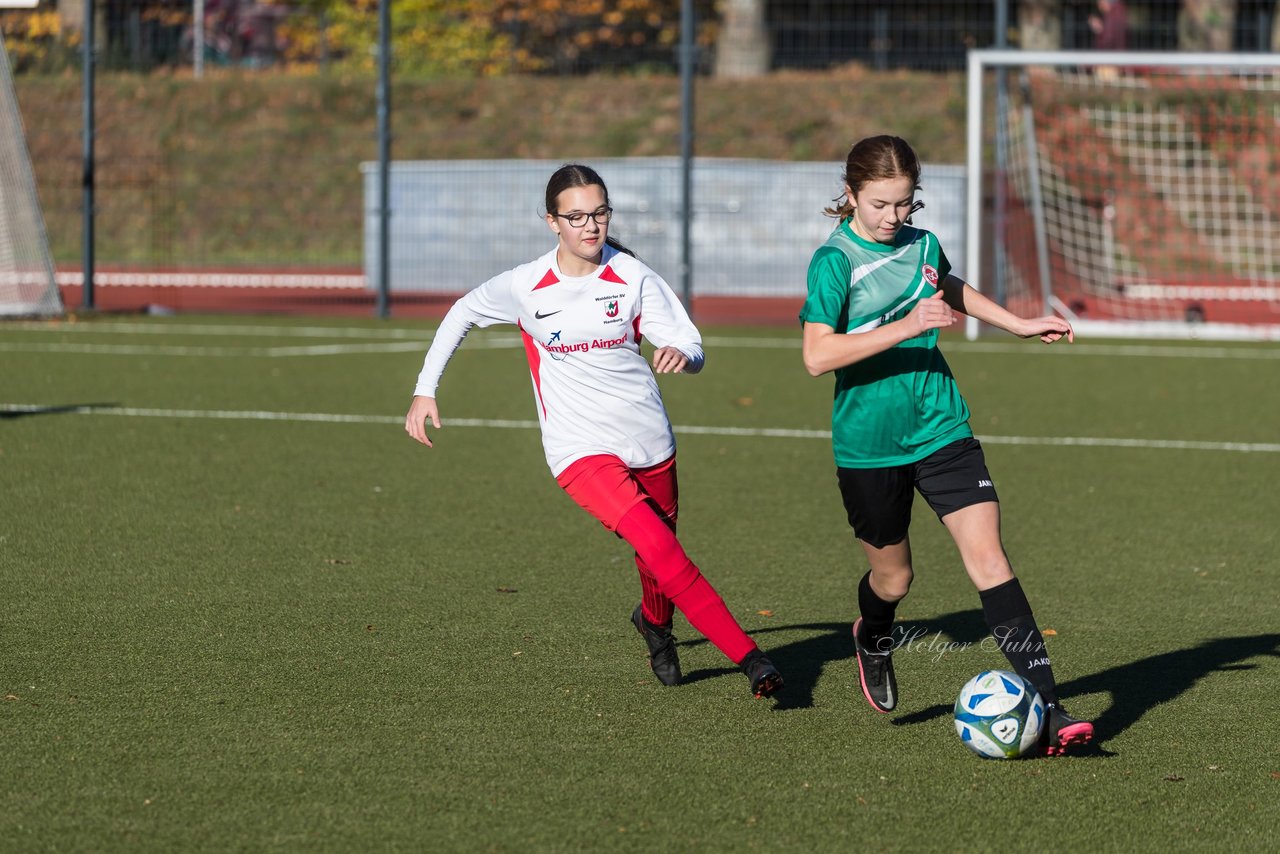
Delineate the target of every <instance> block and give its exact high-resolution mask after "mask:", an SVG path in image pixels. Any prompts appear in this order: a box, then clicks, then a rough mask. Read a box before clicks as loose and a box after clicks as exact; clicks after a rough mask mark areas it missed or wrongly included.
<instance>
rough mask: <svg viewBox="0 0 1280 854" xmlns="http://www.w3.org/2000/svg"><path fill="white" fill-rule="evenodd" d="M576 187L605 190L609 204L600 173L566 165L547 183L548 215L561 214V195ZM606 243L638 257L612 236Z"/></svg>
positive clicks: (605, 198)
mask: <svg viewBox="0 0 1280 854" xmlns="http://www.w3.org/2000/svg"><path fill="white" fill-rule="evenodd" d="M574 187H599V188H600V189H601V190H604V203H605V204H606V205H607V204H609V188H608V187H606V186H605V185H604V179H603V178H601V177H600V173H598V172H596V170H594V169H592V168H591V167H590V166H584V165H582V164H581V163H566V164H565V165H563V166H561V167H560V168H559V169H557V170H556V171H555V172H553V173H552V174H551V180H549V181H547V197H546V204H547V213H549V214H557V213H560V208H559V206H558V204H557V202H558V201H559V199H560V194H561V193H563V192H564V191H565V190H571V189H573V188H574ZM604 242H605V243H607V244H608V245H610V246H612V247H613V248H614V249H616V250H618V251H619V252H625V253H626V254H628V255H630V256H631V257H632V258H634V257H635V256H636V253H634V252H632V251H631V250H630V249H628V248H627V247H625V246H623V245H622V244H621V243H619V242H618V241H617V240H614V239H613V236H612V235H610V236H609V237H606V238H605V240H604Z"/></svg>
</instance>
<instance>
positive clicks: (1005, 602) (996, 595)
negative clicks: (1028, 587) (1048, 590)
mask: <svg viewBox="0 0 1280 854" xmlns="http://www.w3.org/2000/svg"><path fill="white" fill-rule="evenodd" d="M978 596H979V597H981V599H982V613H983V615H984V616H985V617H986V618H987V627H988V628H990V629H991V635H992V636H993V637H994V638H995V639H996V644H997V645H998V646H999V647H1000V651H1001V652H1003V653H1004V657H1005V658H1007V659H1009V663H1010V664H1011V665H1013V670H1014V672H1015V673H1017V674H1018V675H1019V676H1021V677H1022V678H1023V679H1026V680H1027V681H1028V682H1030V683H1031V684H1032V685H1034V686H1035V689H1036V690H1037V691H1039V692H1040V696H1041V698H1042V699H1043V700H1044V701H1045V703H1047V704H1050V705H1053V704H1056V703H1057V702H1058V684H1057V683H1056V682H1055V681H1054V679H1053V666H1052V665H1051V664H1050V663H1049V651H1048V650H1047V649H1045V645H1044V638H1043V637H1042V636H1041V635H1040V629H1039V628H1038V627H1037V626H1036V618H1035V617H1034V616H1032V614H1031V604H1030V603H1029V602H1027V595H1026V594H1025V593H1023V592H1022V584H1021V583H1020V582H1019V581H1018V579H1016V578H1014V579H1011V580H1010V581H1006V582H1005V583H1004V584H997V585H996V586H995V587H992V588H991V589H990V590H980V591H978Z"/></svg>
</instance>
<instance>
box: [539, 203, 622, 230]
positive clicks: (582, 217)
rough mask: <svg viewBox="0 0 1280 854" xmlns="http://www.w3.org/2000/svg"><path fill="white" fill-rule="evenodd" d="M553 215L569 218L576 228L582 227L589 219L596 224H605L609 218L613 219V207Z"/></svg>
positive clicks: (570, 223)
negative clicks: (589, 211) (588, 211)
mask: <svg viewBox="0 0 1280 854" xmlns="http://www.w3.org/2000/svg"><path fill="white" fill-rule="evenodd" d="M553 216H558V217H560V218H561V219H564V220H568V221H569V225H571V226H573V227H574V228H582V227H583V226H584V225H586V224H587V220H588V219H590V220H591V221H592V222H594V223H595V224H596V225H604V224H605V223H607V222H608V221H609V220H611V219H613V208H610V207H603V208H600V210H598V211H593V212H591V213H582V212H581V211H578V212H575V213H571V214H553Z"/></svg>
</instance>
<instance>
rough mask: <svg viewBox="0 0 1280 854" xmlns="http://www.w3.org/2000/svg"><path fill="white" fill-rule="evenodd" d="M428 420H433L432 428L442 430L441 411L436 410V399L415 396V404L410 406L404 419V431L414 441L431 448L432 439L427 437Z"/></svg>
mask: <svg viewBox="0 0 1280 854" xmlns="http://www.w3.org/2000/svg"><path fill="white" fill-rule="evenodd" d="M428 419H430V420H431V426H432V427H434V428H435V429H437V430H439V429H440V410H438V409H436V399H435V398H434V397H424V396H422V395H420V394H418V395H414V397H413V403H411V404H410V405H409V413H408V414H407V415H405V417H404V430H405V432H406V433H408V434H409V435H410V436H412V437H413V439H414V441H416V442H421V443H422V444H424V445H426V446H427V447H428V448H430V447H431V439H429V438H428V437H427V420H428Z"/></svg>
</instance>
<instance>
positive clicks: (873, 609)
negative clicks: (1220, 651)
mask: <svg viewBox="0 0 1280 854" xmlns="http://www.w3.org/2000/svg"><path fill="white" fill-rule="evenodd" d="M844 177H845V181H844V183H845V186H844V195H843V196H842V197H841V198H840V199H839V200H838V201H837V204H836V206H835V207H834V208H829V209H827V211H826V213H827V214H828V215H829V216H832V217H833V218H836V219H838V220H839V225H837V226H836V228H835V230H834V231H833V232H832V234H831V236H830V237H829V238H828V239H827V241H826V243H824V244H823V245H822V246H821V247H819V248H818V250H817V251H816V252H815V253H814V255H813V259H812V261H811V262H810V264H809V275H808V296H807V298H806V300H805V304H804V308H803V310H802V311H801V313H800V320H801V321H802V322H803V324H804V344H803V350H804V364H805V368H806V369H807V370H808V371H809V373H810V374H811V375H813V376H815V377H816V376H819V375H821V374H825V373H827V372H834V374H835V379H836V384H835V400H834V403H833V406H832V424H831V434H832V445H833V450H834V452H835V461H836V473H837V480H838V482H839V485H840V492H841V496H842V497H843V499H844V506H845V510H846V512H847V514H848V518H849V524H850V525H851V526H852V527H853V530H854V533H855V534H856V536H857V537H858V540H859V541H860V543H861V545H862V549H863V551H864V553H865V554H866V556H867V562H868V563H869V564H870V570H869V571H868V572H867V573H866V575H864V576H863V578H862V580H861V582H860V583H859V585H858V606H859V610H860V612H861V616H860V617H859V619H858V621H857V622H856V623H854V626H853V639H854V649H855V651H856V653H857V659H858V674H859V681H860V683H861V686H862V691H863V694H864V695H865V696H866V698H867V700H868V702H870V703H871V705H872V707H873V708H875V709H876V710H878V711H881V712H888V711H889V710H891V709H893V708H894V706H895V705H896V704H897V693H898V692H897V684H896V680H895V677H894V673H893V661H892V652H893V647H894V640H893V631H892V630H893V620H894V612H895V609H896V607H897V604H898V602H900V601H901V600H902V598H903V597H904V596H906V595H907V591H908V590H909V589H910V587H911V581H912V578H913V577H914V570H913V568H912V564H911V543H910V539H909V538H908V535H907V529H908V527H909V525H910V521H911V503H912V500H913V498H914V492H915V491H916V490H918V491H919V492H920V494H921V495H922V496H923V497H924V498H925V500H926V501H928V503H929V506H930V507H931V508H932V509H933V511H934V512H935V513H936V514H937V515H938V517H939V519H941V521H942V524H943V525H945V526H946V528H947V530H948V531H949V532H950V534H951V536H952V538H953V539H954V540H955V543H956V547H957V548H958V549H959V552H960V557H961V560H962V561H963V562H964V566H965V570H966V571H967V572H968V574H969V578H970V579H971V580H972V581H973V583H974V585H976V586H977V588H978V594H979V596H980V597H981V600H982V608H983V614H984V616H985V617H986V620H987V624H988V626H989V627H990V629H991V632H992V635H993V636H994V637H995V639H996V642H997V643H998V644H999V646H1000V649H1001V650H1002V651H1003V652H1004V654H1005V657H1006V658H1008V659H1009V663H1010V664H1011V665H1012V666H1013V669H1014V670H1015V671H1017V672H1018V673H1019V674H1020V675H1022V676H1023V677H1024V678H1025V679H1026V680H1027V681H1028V682H1030V683H1031V684H1032V685H1033V686H1035V688H1036V690H1037V691H1039V692H1040V695H1041V696H1042V697H1043V698H1044V701H1045V703H1046V705H1047V707H1048V715H1047V718H1046V721H1045V726H1044V734H1043V736H1042V743H1043V745H1044V748H1045V751H1046V752H1047V753H1049V754H1051V755H1052V754H1058V753H1062V752H1064V751H1065V750H1066V749H1067V748H1068V747H1070V746H1071V745H1080V744H1085V743H1087V742H1089V741H1090V740H1092V738H1093V725H1092V724H1090V723H1088V722H1087V721H1081V720H1077V719H1075V718H1073V717H1071V716H1070V715H1068V714H1067V713H1066V712H1065V711H1063V709H1062V706H1061V705H1060V703H1059V700H1058V695H1057V685H1056V683H1055V682H1054V678H1053V670H1052V667H1051V665H1050V662H1049V656H1048V653H1047V652H1046V650H1045V646H1044V640H1043V638H1042V637H1041V634H1040V630H1039V628H1037V626H1036V622H1035V618H1034V617H1033V616H1032V613H1031V606H1030V604H1028V602H1027V597H1026V595H1025V594H1024V593H1023V591H1022V586H1021V584H1020V583H1019V581H1018V579H1017V578H1016V577H1014V574H1013V569H1012V567H1011V566H1010V564H1009V557H1008V555H1007V554H1005V550H1004V545H1003V543H1002V542H1001V539H1000V504H999V501H998V498H997V496H996V491H995V486H994V483H993V480H992V478H991V474H990V472H989V471H988V470H987V466H986V462H985V459H984V457H983V453H982V446H981V445H980V444H979V443H978V440H977V439H975V438H974V436H973V432H972V430H971V429H970V428H969V409H968V406H967V405H966V404H965V401H964V398H963V397H962V396H961V395H960V392H959V390H958V389H957V387H956V382H955V378H954V377H953V376H952V374H951V369H950V368H949V367H948V366H947V362H946V360H945V359H944V358H943V357H942V353H941V352H940V351H939V350H938V330H940V329H945V328H947V327H949V326H952V325H953V324H955V323H957V322H958V317H957V313H964V314H967V315H969V316H970V317H975V318H977V319H978V320H981V321H984V322H986V323H989V324H991V325H992V326H995V327H997V328H999V329H1003V330H1005V331H1006V332H1010V333H1012V334H1014V335H1017V336H1019V337H1020V338H1030V337H1033V336H1038V337H1039V338H1040V340H1041V341H1043V342H1044V343H1046V344H1052V343H1054V342H1055V341H1058V340H1060V339H1062V338H1064V337H1065V338H1066V339H1067V340H1068V341H1072V340H1074V334H1073V332H1072V329H1071V325H1070V324H1069V323H1067V321H1066V320H1063V319H1062V318H1060V317H1054V316H1046V317H1034V318H1023V317H1019V316H1017V315H1015V314H1013V313H1011V312H1009V311H1007V310H1005V309H1004V308H1002V307H1001V306H1000V305H998V304H996V303H995V302H993V301H991V300H989V299H987V298H986V297H984V296H982V294H980V293H978V292H977V291H976V290H974V289H973V288H971V287H970V286H969V285H967V284H965V282H964V281H963V280H961V279H960V278H958V277H957V276H955V275H953V274H952V272H951V265H950V263H949V262H948V261H947V258H946V255H945V254H944V253H943V251H942V247H941V246H940V245H939V244H938V239H937V237H935V236H934V235H933V234H932V233H930V232H928V231H925V230H924V229H919V228H914V227H912V226H911V225H909V224H908V221H909V219H910V216H911V214H912V213H914V212H915V211H916V210H919V208H920V207H922V206H923V203H922V202H918V201H916V198H915V194H916V191H917V190H919V189H920V161H919V159H918V158H917V157H916V154H915V152H914V151H913V150H912V149H911V146H910V145H908V144H907V143H906V142H905V141H904V140H902V139H899V138H898V137H893V136H875V137H870V138H868V139H864V140H862V141H861V142H859V143H857V144H856V145H854V146H853V148H852V150H850V152H849V156H848V159H847V161H846V164H845V176H844Z"/></svg>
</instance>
